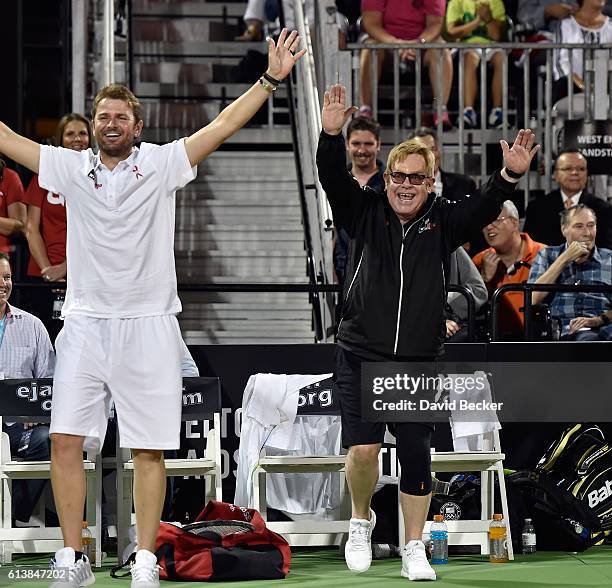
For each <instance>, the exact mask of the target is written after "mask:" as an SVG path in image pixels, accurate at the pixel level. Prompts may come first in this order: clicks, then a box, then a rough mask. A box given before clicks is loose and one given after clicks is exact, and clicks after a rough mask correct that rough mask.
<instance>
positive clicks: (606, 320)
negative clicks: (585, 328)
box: [599, 312, 610, 327]
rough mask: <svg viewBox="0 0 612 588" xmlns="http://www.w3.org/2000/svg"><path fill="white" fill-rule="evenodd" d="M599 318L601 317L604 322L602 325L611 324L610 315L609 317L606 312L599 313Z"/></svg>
mask: <svg viewBox="0 0 612 588" xmlns="http://www.w3.org/2000/svg"><path fill="white" fill-rule="evenodd" d="M599 318H600V319H601V322H602V325H601V326H602V327H605V326H606V325H609V324H610V317H609V316H608V315H607V314H606V313H605V312H603V313H602V314H600V315H599Z"/></svg>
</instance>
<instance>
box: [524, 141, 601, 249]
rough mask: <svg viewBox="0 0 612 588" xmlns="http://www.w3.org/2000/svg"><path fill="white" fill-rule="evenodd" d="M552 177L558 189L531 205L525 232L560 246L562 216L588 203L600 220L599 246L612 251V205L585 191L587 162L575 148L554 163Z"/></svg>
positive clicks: (562, 240)
mask: <svg viewBox="0 0 612 588" xmlns="http://www.w3.org/2000/svg"><path fill="white" fill-rule="evenodd" d="M553 178H554V179H555V180H556V182H557V184H559V188H558V189H556V190H553V191H552V192H550V193H549V194H546V195H545V196H543V197H541V198H536V199H535V200H532V201H531V202H530V203H529V206H528V207H527V212H526V214H525V227H524V228H525V232H526V233H529V234H530V235H531V236H532V237H533V238H534V239H535V240H536V241H541V242H542V243H546V244H547V245H561V243H563V242H564V241H565V239H564V238H563V235H562V233H561V226H560V224H559V215H560V214H561V212H562V211H563V210H564V209H566V208H569V207H572V206H575V205H576V204H586V205H587V206H588V207H589V208H592V209H593V210H594V211H595V214H596V215H597V219H598V230H597V243H596V244H597V246H598V247H604V248H606V249H612V206H610V205H609V204H608V203H607V202H606V201H605V200H602V199H601V198H597V197H596V196H593V195H592V194H589V193H588V192H587V191H586V186H587V180H588V172H587V161H586V159H585V157H584V155H582V154H581V153H580V151H578V150H576V149H567V150H565V151H562V152H561V153H560V154H559V156H558V157H557V160H556V161H555V169H554V171H553Z"/></svg>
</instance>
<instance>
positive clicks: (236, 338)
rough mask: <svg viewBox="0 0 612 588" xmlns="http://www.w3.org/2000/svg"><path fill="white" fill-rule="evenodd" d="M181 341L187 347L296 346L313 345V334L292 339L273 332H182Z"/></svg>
mask: <svg viewBox="0 0 612 588" xmlns="http://www.w3.org/2000/svg"><path fill="white" fill-rule="evenodd" d="M183 339H184V340H185V343H187V345H217V344H224V345H262V344H266V345H272V344H276V345H296V344H299V343H314V339H315V337H314V333H311V334H310V336H308V335H307V334H304V335H296V336H294V337H290V336H281V335H279V334H277V333H275V332H260V333H257V335H253V334H252V333H249V332H244V331H243V332H240V331H236V332H232V333H225V332H222V331H215V332H214V333H202V332H200V331H184V332H183Z"/></svg>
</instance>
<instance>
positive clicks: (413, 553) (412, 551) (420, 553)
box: [406, 545, 427, 563]
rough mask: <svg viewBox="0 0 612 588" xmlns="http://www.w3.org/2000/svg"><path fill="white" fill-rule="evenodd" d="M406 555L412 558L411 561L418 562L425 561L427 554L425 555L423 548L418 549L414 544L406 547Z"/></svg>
mask: <svg viewBox="0 0 612 588" xmlns="http://www.w3.org/2000/svg"><path fill="white" fill-rule="evenodd" d="M406 557H407V558H409V559H412V560H413V561H414V560H418V561H419V563H422V562H425V563H427V555H425V550H424V549H419V547H417V546H416V545H412V546H411V547H406Z"/></svg>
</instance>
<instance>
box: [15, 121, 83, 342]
mask: <svg viewBox="0 0 612 588" xmlns="http://www.w3.org/2000/svg"><path fill="white" fill-rule="evenodd" d="M91 136H92V132H91V123H90V122H89V120H87V119H86V118H85V117H84V116H82V115H80V114H76V113H74V112H73V113H71V114H66V115H65V116H63V117H62V119H61V120H60V122H59V123H58V125H57V129H56V132H55V144H56V145H59V146H60V147H65V148H66V149H73V150H74V151H82V150H83V149H88V148H89V146H90V142H91ZM24 202H25V203H26V204H27V205H28V216H27V224H26V237H27V239H28V245H29V247H30V262H29V264H28V276H30V277H31V278H34V279H35V280H36V281H38V279H40V278H42V279H43V280H45V281H47V282H59V281H62V282H63V281H65V280H66V274H67V266H66V202H65V198H64V196H63V195H62V194H53V193H51V192H48V191H47V190H43V189H42V188H41V187H40V186H39V185H38V176H37V175H35V176H34V177H33V178H32V180H31V181H30V184H29V186H28V189H27V190H26V193H25V196H24ZM28 298H29V305H28V306H29V308H28V310H29V311H30V312H32V313H33V314H35V315H36V316H38V317H39V318H40V319H41V320H42V321H43V322H44V323H45V326H46V327H47V330H48V331H49V335H50V336H51V340H54V339H55V336H56V335H57V333H58V332H59V330H60V328H61V321H58V320H55V321H51V320H50V319H51V312H52V306H53V292H52V291H51V290H44V289H38V288H37V289H32V291H31V292H29V296H28Z"/></svg>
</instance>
